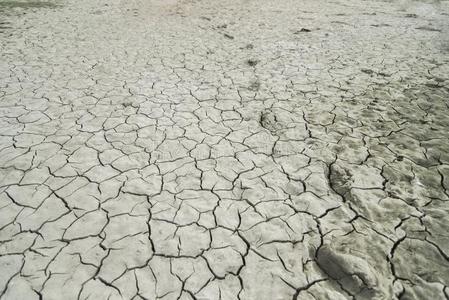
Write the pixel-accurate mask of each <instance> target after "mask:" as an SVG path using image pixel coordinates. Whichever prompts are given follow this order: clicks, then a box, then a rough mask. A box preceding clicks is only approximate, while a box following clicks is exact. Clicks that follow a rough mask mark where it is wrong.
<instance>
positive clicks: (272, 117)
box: [259, 110, 282, 133]
mask: <svg viewBox="0 0 449 300" xmlns="http://www.w3.org/2000/svg"><path fill="white" fill-rule="evenodd" d="M259 124H260V126H262V127H263V128H265V129H266V130H268V131H270V132H271V133H275V132H277V131H278V130H279V129H282V125H281V124H280V122H279V120H278V118H277V117H276V114H275V113H274V112H272V111H271V110H265V111H262V113H261V114H260V118H259Z"/></svg>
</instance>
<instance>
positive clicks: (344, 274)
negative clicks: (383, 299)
mask: <svg viewBox="0 0 449 300" xmlns="http://www.w3.org/2000/svg"><path fill="white" fill-rule="evenodd" d="M316 262H317V264H318V266H319V267H320V269H321V270H322V271H323V272H324V273H326V274H327V276H329V277H330V278H331V279H333V280H335V281H336V282H337V283H338V285H339V286H341V287H342V288H343V289H344V290H346V291H348V292H350V293H351V294H352V295H358V296H359V297H360V299H378V296H379V293H381V291H380V290H379V282H378V279H377V277H376V275H375V274H376V273H375V270H374V269H373V268H372V267H371V266H370V264H369V263H368V262H367V261H366V260H364V259H362V258H360V257H357V256H355V255H351V254H346V253H339V252H338V251H337V250H336V249H334V248H333V247H332V246H331V245H323V246H322V247H321V248H320V249H318V251H317V253H316Z"/></svg>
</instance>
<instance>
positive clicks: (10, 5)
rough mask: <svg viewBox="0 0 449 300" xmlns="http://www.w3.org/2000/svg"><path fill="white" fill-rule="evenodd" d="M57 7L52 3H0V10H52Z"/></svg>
mask: <svg viewBox="0 0 449 300" xmlns="http://www.w3.org/2000/svg"><path fill="white" fill-rule="evenodd" d="M58 6H59V5H57V4H55V3H52V2H44V1H26V2H24V1H0V9H2V8H24V9H26V8H54V7H58Z"/></svg>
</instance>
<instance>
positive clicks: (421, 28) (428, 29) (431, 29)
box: [415, 26, 441, 32]
mask: <svg viewBox="0 0 449 300" xmlns="http://www.w3.org/2000/svg"><path fill="white" fill-rule="evenodd" d="M415 29H418V30H424V31H433V32H441V29H438V28H434V27H430V26H420V27H416V28H415Z"/></svg>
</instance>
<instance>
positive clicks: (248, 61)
mask: <svg viewBox="0 0 449 300" xmlns="http://www.w3.org/2000/svg"><path fill="white" fill-rule="evenodd" d="M246 63H247V64H248V65H249V66H250V67H254V66H255V65H257V63H259V60H257V59H254V58H250V59H248V60H247V61H246Z"/></svg>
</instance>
